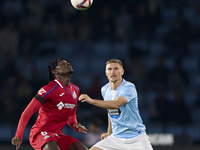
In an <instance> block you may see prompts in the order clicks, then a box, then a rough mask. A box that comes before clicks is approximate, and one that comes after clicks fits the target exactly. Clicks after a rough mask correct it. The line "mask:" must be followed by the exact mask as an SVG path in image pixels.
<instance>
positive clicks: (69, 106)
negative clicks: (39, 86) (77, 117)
mask: <svg viewBox="0 0 200 150" xmlns="http://www.w3.org/2000/svg"><path fill="white" fill-rule="evenodd" d="M56 106H57V107H58V109H59V110H61V109H63V108H70V109H73V108H74V107H75V104H69V103H65V104H64V103H63V102H62V101H61V102H60V103H58V104H57V105H56Z"/></svg>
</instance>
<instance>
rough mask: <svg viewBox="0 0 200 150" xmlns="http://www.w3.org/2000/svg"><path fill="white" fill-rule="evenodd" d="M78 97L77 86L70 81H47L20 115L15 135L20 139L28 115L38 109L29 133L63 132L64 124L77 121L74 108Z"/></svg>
mask: <svg viewBox="0 0 200 150" xmlns="http://www.w3.org/2000/svg"><path fill="white" fill-rule="evenodd" d="M78 97H79V88H78V87H77V86H76V85H74V84H72V83H70V86H65V85H63V84H62V83H61V82H60V81H59V80H57V79H55V80H54V81H51V82H49V84H48V85H45V86H44V87H42V88H41V89H40V90H39V91H38V93H37V95H36V96H35V97H34V98H33V99H32V101H31V102H30V103H29V105H28V106H27V107H26V109H25V110H24V112H23V113H22V115H21V118H20V121H19V124H18V128H17V131H16V134H15V136H16V137H19V138H20V139H21V140H22V137H23V133H24V130H25V127H26V125H27V123H28V121H29V119H30V117H31V116H32V115H33V114H34V113H35V112H36V111H37V110H38V109H39V114H38V118H37V120H36V123H35V124H34V125H33V127H32V128H31V133H32V134H36V133H38V132H41V131H50V132H54V133H57V134H63V133H62V130H63V128H64V127H65V125H66V124H68V125H69V126H70V127H72V128H74V129H75V130H76V131H78V129H77V128H75V127H73V124H74V123H78V122H77V117H76V108H77V101H78Z"/></svg>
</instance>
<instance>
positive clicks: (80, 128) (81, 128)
mask: <svg viewBox="0 0 200 150" xmlns="http://www.w3.org/2000/svg"><path fill="white" fill-rule="evenodd" d="M73 127H74V128H77V129H78V131H79V132H80V133H87V129H86V127H85V126H82V125H81V124H77V123H74V124H73Z"/></svg>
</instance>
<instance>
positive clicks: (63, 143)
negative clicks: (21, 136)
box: [29, 131, 79, 150]
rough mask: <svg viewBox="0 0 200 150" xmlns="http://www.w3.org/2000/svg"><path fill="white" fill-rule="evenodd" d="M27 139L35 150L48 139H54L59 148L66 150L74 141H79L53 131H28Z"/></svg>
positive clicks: (39, 148) (40, 149) (40, 148)
mask: <svg viewBox="0 0 200 150" xmlns="http://www.w3.org/2000/svg"><path fill="white" fill-rule="evenodd" d="M29 141H30V144H31V146H32V147H33V148H34V149H35V150H42V147H43V146H44V144H45V143H47V142H49V141H56V143H57V144H58V146H59V148H60V150H68V148H69V147H70V145H71V144H73V143H75V142H79V140H77V139H75V138H73V137H71V136H69V135H64V134H56V133H53V132H46V131H43V132H38V133H33V132H31V133H30V136H29Z"/></svg>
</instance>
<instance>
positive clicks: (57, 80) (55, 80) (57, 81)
mask: <svg viewBox="0 0 200 150" xmlns="http://www.w3.org/2000/svg"><path fill="white" fill-rule="evenodd" d="M54 81H56V82H57V83H58V84H59V85H60V87H61V88H63V86H62V85H61V83H60V82H59V81H58V80H57V79H55V80H54Z"/></svg>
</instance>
